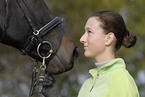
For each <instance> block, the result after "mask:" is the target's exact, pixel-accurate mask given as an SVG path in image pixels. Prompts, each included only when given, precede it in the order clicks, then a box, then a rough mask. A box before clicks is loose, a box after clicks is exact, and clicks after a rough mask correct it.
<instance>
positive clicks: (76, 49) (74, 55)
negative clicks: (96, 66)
mask: <svg viewBox="0 0 145 97" xmlns="http://www.w3.org/2000/svg"><path fill="white" fill-rule="evenodd" d="M78 56H79V49H78V48H77V47H76V48H75V49H74V51H73V57H74V60H76V59H77V57H78Z"/></svg>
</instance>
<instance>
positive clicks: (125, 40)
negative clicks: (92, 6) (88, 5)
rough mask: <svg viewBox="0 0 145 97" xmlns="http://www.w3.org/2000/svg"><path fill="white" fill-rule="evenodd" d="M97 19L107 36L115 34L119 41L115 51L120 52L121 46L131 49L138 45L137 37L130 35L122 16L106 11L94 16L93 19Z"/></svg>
mask: <svg viewBox="0 0 145 97" xmlns="http://www.w3.org/2000/svg"><path fill="white" fill-rule="evenodd" d="M94 16H95V17H97V18H99V20H100V21H101V23H102V25H101V27H102V28H103V29H104V31H105V32H106V34H108V33H110V32H112V33H114V35H115V37H116V39H117V41H116V45H115V49H116V50H118V49H119V48H120V47H121V46H124V47H126V48H130V47H132V46H134V45H135V44H136V41H137V37H136V35H135V34H134V33H130V32H129V31H128V29H127V28H126V26H125V22H124V20H123V18H122V17H121V15H120V14H118V13H116V12H113V11H109V10H104V11H99V12H97V13H95V14H93V15H92V16H91V17H94Z"/></svg>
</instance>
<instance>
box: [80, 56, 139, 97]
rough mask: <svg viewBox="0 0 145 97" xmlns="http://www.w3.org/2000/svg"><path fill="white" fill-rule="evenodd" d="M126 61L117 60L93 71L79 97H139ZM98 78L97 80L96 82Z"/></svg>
mask: <svg viewBox="0 0 145 97" xmlns="http://www.w3.org/2000/svg"><path fill="white" fill-rule="evenodd" d="M125 68H126V67H125V63H124V60H123V59H121V58H117V59H114V60H111V61H110V62H108V63H107V64H105V65H104V66H102V67H101V69H100V71H99V72H98V69H97V68H94V69H91V70H90V71H89V73H90V74H91V75H92V77H91V78H89V79H88V80H86V81H85V82H84V83H83V85H82V87H81V89H80V91H79V95H78V97H139V92H138V89H137V86H136V84H135V82H134V80H133V78H132V77H131V75H130V74H129V73H128V71H127V70H126V69H125ZM96 78H97V80H96Z"/></svg>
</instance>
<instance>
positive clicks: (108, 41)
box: [105, 32, 115, 46]
mask: <svg viewBox="0 0 145 97" xmlns="http://www.w3.org/2000/svg"><path fill="white" fill-rule="evenodd" d="M113 41H115V35H114V33H113V32H110V33H108V34H107V35H106V42H105V45H106V46H109V45H111V44H112V43H113Z"/></svg>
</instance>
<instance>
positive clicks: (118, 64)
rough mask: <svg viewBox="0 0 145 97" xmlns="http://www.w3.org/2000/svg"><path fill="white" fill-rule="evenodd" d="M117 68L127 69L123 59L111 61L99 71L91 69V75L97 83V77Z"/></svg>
mask: <svg viewBox="0 0 145 97" xmlns="http://www.w3.org/2000/svg"><path fill="white" fill-rule="evenodd" d="M117 68H126V66H125V63H124V60H123V59H122V58H116V59H113V60H111V61H109V62H108V63H106V64H105V65H103V66H102V67H101V68H100V70H99V71H98V69H97V68H93V69H90V70H89V73H90V74H91V75H92V77H93V81H94V82H95V79H96V76H98V75H99V76H100V75H102V74H104V73H107V72H110V71H112V70H114V69H117Z"/></svg>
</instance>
